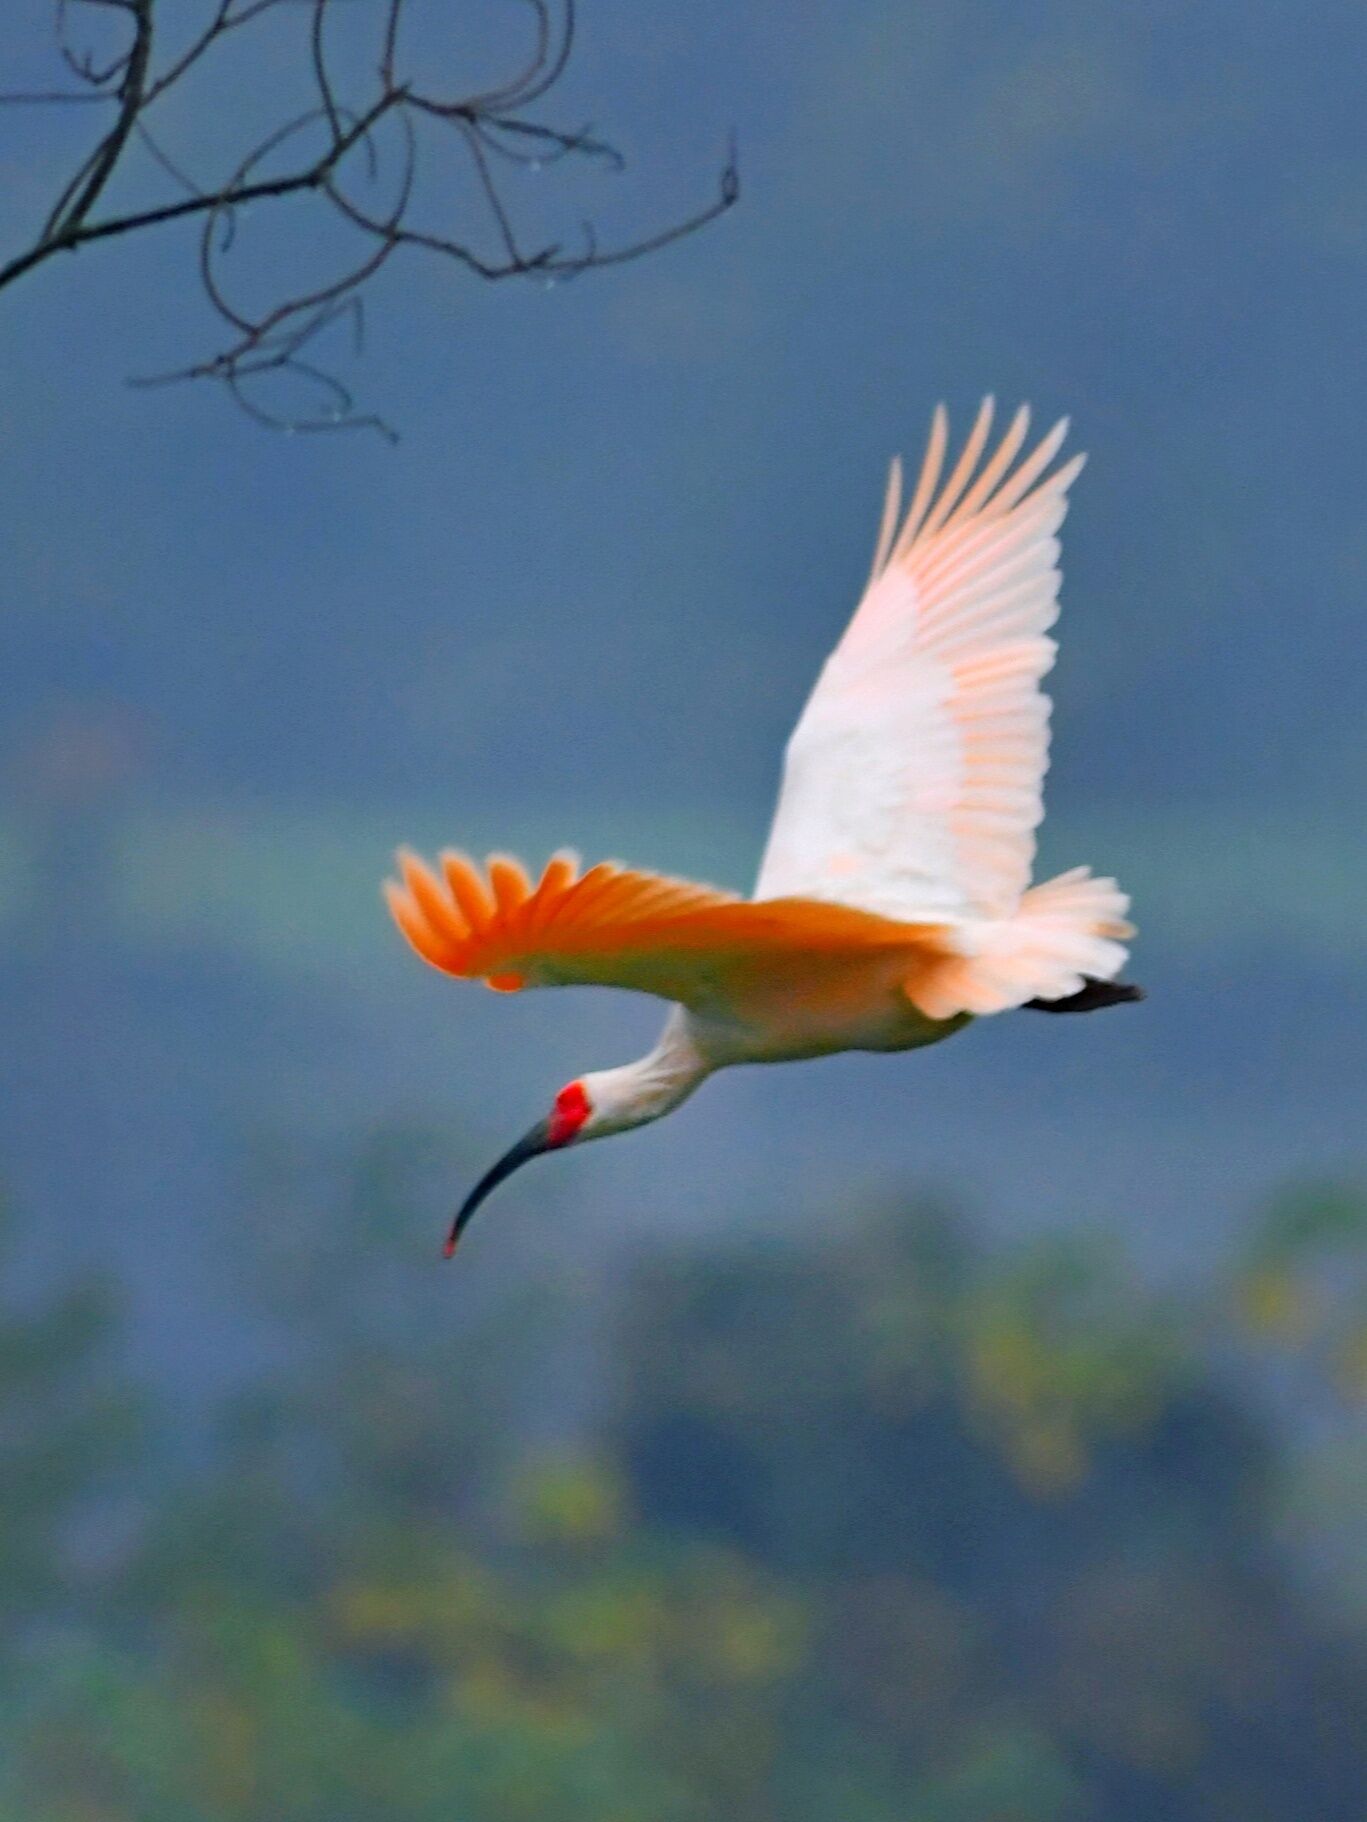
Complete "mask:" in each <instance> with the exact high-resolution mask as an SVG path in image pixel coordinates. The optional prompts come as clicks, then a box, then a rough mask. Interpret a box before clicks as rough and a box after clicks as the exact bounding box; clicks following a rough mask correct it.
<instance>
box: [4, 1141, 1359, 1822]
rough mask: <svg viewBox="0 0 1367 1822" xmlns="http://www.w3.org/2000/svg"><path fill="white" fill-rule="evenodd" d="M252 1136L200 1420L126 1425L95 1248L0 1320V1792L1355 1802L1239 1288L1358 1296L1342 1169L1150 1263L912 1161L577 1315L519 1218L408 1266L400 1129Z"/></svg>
mask: <svg viewBox="0 0 1367 1822" xmlns="http://www.w3.org/2000/svg"><path fill="white" fill-rule="evenodd" d="M258 1163H259V1167H258V1170H257V1172H256V1174H255V1181H254V1184H253V1186H252V1188H251V1191H250V1194H249V1196H248V1207H247V1209H246V1210H245V1211H244V1222H243V1230H242V1231H243V1235H244V1242H243V1266H244V1271H245V1272H246V1274H247V1277H248V1280H249V1283H250V1285H251V1287H252V1289H253V1291H254V1294H255V1297H256V1300H257V1302H258V1305H259V1309H260V1312H261V1318H262V1321H263V1325H265V1327H264V1329H263V1333H267V1334H269V1335H270V1336H271V1337H272V1340H271V1344H270V1345H269V1346H266V1347H264V1348H263V1361H264V1363H265V1364H264V1365H263V1370H262V1377H261V1383H260V1384H259V1385H257V1386H252V1387H247V1388H244V1389H243V1391H242V1392H241V1393H240V1394H239V1395H238V1396H236V1397H235V1398H233V1399H232V1400H230V1401H229V1403H228V1405H227V1406H226V1407H225V1409H224V1410H223V1411H222V1412H221V1414H220V1417H219V1420H218V1424H217V1428H216V1432H215V1437H214V1446H213V1447H212V1448H211V1449H210V1450H209V1451H208V1452H207V1457H206V1459H203V1460H198V1461H196V1462H194V1463H193V1464H186V1463H185V1462H183V1461H177V1460H176V1459H174V1458H173V1457H171V1456H168V1455H166V1454H165V1453H164V1452H159V1451H158V1450H157V1449H156V1448H155V1447H154V1446H153V1441H154V1435H155V1433H154V1432H151V1431H148V1430H146V1429H143V1430H139V1429H138V1428H137V1427H136V1426H135V1425H134V1424H133V1422H132V1417H131V1413H132V1410H133V1404H132V1401H131V1400H130V1399H129V1397H128V1395H127V1394H126V1393H125V1392H124V1391H123V1390H122V1389H121V1388H120V1386H119V1384H118V1375H117V1373H116V1372H114V1371H113V1370H112V1367H111V1356H110V1348H111V1343H112V1342H113V1340H114V1338H115V1334H114V1326H113V1323H112V1315H111V1312H110V1309H109V1307H108V1305H107V1302H106V1301H105V1300H104V1299H103V1298H102V1296H101V1295H100V1293H99V1292H98V1291H97V1290H93V1289H90V1288H86V1289H82V1290H79V1291H67V1292H64V1293H61V1294H56V1295H54V1296H53V1297H52V1298H51V1299H50V1300H48V1301H47V1302H42V1301H41V1300H40V1301H39V1302H37V1303H36V1304H35V1303H34V1302H33V1301H32V1300H31V1299H30V1300H28V1301H27V1302H26V1303H25V1304H24V1305H23V1306H18V1305H17V1303H16V1300H15V1299H13V1298H11V1299H10V1303H9V1306H8V1308H7V1312H6V1314H5V1316H4V1318H3V1320H2V1321H0V1451H3V1466H4V1471H5V1482H6V1490H7V1498H6V1502H5V1510H4V1520H3V1530H2V1531H0V1540H3V1549H2V1550H0V1607H2V1609H3V1616H4V1622H5V1623H4V1633H5V1648H6V1655H5V1658H4V1660H3V1668H4V1676H3V1685H2V1686H0V1822H19V1819H20V1818H22V1822H452V1819H453V1818H460V1822H779V1819H780V1818H782V1819H783V1822H1083V1819H1084V1818H1090V1817H1105V1818H1107V1822H1131V1819H1133V1822H1149V1819H1150V1818H1152V1819H1153V1822H1158V1819H1159V1818H1162V1819H1163V1822H1216V1819H1217V1818H1225V1817H1228V1818H1231V1819H1233V1818H1238V1822H1283V1819H1284V1822H1304V1818H1305V1817H1307V1816H1314V1817H1315V1818H1316V1822H1337V1819H1338V1818H1340V1817H1341V1818H1343V1822H1349V1818H1352V1819H1353V1822H1356V1818H1357V1817H1358V1816H1359V1815H1360V1798H1361V1792H1362V1790H1363V1788H1364V1786H1367V1700H1365V1699H1364V1690H1365V1689H1367V1679H1364V1675H1363V1672H1364V1669H1367V1660H1365V1658H1364V1653H1363V1650H1362V1643H1361V1637H1360V1635H1354V1633H1353V1632H1352V1631H1351V1629H1350V1628H1349V1627H1348V1626H1347V1625H1346V1624H1345V1623H1344V1613H1343V1610H1342V1606H1341V1604H1340V1605H1338V1606H1336V1605H1335V1603H1334V1601H1333V1600H1332V1599H1328V1600H1327V1599H1325V1598H1324V1594H1325V1591H1324V1590H1323V1589H1319V1590H1317V1589H1316V1587H1315V1584H1314V1579H1313V1577H1312V1576H1308V1575H1307V1574H1306V1573H1305V1572H1304V1568H1305V1562H1304V1559H1305V1557H1306V1555H1307V1553H1309V1552H1312V1551H1313V1548H1314V1545H1315V1541H1316V1538H1317V1536H1318V1535H1320V1533H1319V1532H1317V1530H1316V1528H1315V1526H1314V1525H1313V1524H1306V1525H1305V1526H1303V1527H1302V1531H1301V1535H1300V1537H1299V1539H1298V1540H1297V1545H1296V1551H1295V1552H1294V1553H1293V1552H1292V1550H1291V1549H1290V1548H1289V1547H1288V1544H1287V1541H1286V1538H1285V1535H1284V1518H1285V1512H1286V1495H1287V1488H1288V1486H1289V1485H1291V1484H1293V1483H1294V1484H1296V1485H1303V1484H1304V1483H1305V1481H1306V1479H1307V1463H1308V1460H1309V1457H1308V1456H1307V1454H1306V1451H1305V1449H1304V1447H1303V1446H1302V1444H1301V1441H1300V1439H1299V1436H1298V1434H1297V1428H1296V1425H1295V1424H1294V1423H1293V1424H1284V1423H1283V1422H1281V1421H1280V1420H1279V1418H1278V1415H1277V1412H1276V1409H1275V1405H1276V1399H1275V1396H1272V1397H1269V1399H1267V1400H1263V1399H1261V1398H1260V1397H1259V1395H1258V1393H1257V1390H1256V1379H1257V1374H1258V1373H1264V1374H1266V1375H1268V1376H1269V1386H1270V1388H1271V1391H1272V1392H1273V1393H1274V1394H1275V1393H1276V1392H1277V1390H1278V1388H1284V1387H1285V1385H1286V1384H1287V1383H1288V1382H1287V1380H1286V1377H1285V1375H1286V1371H1287V1361H1286V1357H1285V1356H1286V1345H1287V1343H1286V1333H1285V1331H1284V1327H1283V1326H1279V1325H1276V1324H1274V1325H1272V1326H1271V1328H1270V1329H1269V1326H1268V1324H1267V1323H1266V1322H1265V1321H1264V1320H1262V1319H1261V1317H1260V1314H1259V1312H1260V1309H1261V1306H1260V1305H1259V1303H1258V1301H1257V1298H1256V1297H1254V1298H1252V1299H1250V1295H1249V1285H1250V1283H1256V1281H1257V1278H1258V1275H1259V1274H1265V1273H1266V1272H1268V1271H1270V1270H1274V1269H1275V1270H1276V1271H1278V1272H1283V1273H1287V1274H1290V1275H1291V1277H1292V1279H1293V1280H1294V1282H1295V1283H1296V1285H1297V1286H1298V1287H1301V1288H1300V1289H1298V1292H1297V1294H1298V1295H1301V1294H1303V1295H1304V1296H1305V1297H1306V1298H1307V1299H1309V1302H1310V1305H1311V1306H1312V1307H1314V1308H1315V1309H1316V1310H1319V1311H1321V1312H1322V1317H1323V1322H1322V1326H1323V1325H1324V1324H1327V1325H1328V1326H1327V1329H1326V1330H1325V1332H1326V1333H1332V1335H1333V1336H1335V1337H1339V1336H1341V1334H1342V1333H1344V1332H1347V1331H1346V1330H1344V1328H1343V1325H1344V1324H1345V1323H1347V1324H1351V1321H1352V1320H1353V1318H1352V1316H1351V1314H1350V1313H1349V1306H1350V1305H1351V1304H1352V1303H1353V1293H1352V1274H1353V1272H1354V1271H1358V1270H1360V1267H1361V1259H1362V1253H1361V1239H1362V1231H1363V1227H1362V1221H1363V1217H1362V1205H1361V1203H1360V1202H1358V1201H1355V1200H1354V1198H1353V1197H1352V1196H1350V1195H1348V1194H1346V1193H1344V1192H1341V1191H1329V1190H1314V1189H1308V1190H1305V1191H1300V1192H1296V1193H1295V1194H1294V1195H1288V1196H1286V1197H1284V1198H1281V1199H1279V1200H1278V1201H1277V1202H1275V1203H1274V1204H1273V1206H1272V1207H1271V1208H1270V1209H1269V1211H1268V1212H1267V1214H1266V1218H1265V1220H1264V1221H1263V1222H1262V1223H1261V1224H1258V1225H1255V1226H1254V1228H1253V1229H1252V1231H1251V1234H1250V1238H1249V1240H1248V1243H1247V1247H1246V1250H1245V1254H1244V1255H1243V1256H1241V1257H1240V1258H1238V1259H1237V1260H1234V1261H1233V1262H1231V1265H1230V1269H1229V1272H1228V1274H1227V1277H1226V1279H1225V1280H1223V1281H1221V1282H1219V1283H1216V1284H1213V1285H1211V1286H1210V1287H1208V1288H1205V1289H1202V1290H1201V1291H1200V1292H1199V1293H1198V1292H1197V1291H1196V1290H1195V1289H1189V1290H1188V1291H1187V1292H1186V1293H1185V1294H1183V1295H1180V1296H1179V1295H1176V1294H1173V1293H1167V1294H1160V1293H1159V1292H1157V1291H1155V1290H1153V1289H1151V1288H1147V1287H1145V1286H1144V1285H1143V1284H1141V1283H1139V1282H1137V1281H1136V1279H1135V1277H1134V1275H1133V1273H1132V1271H1131V1270H1130V1268H1129V1266H1128V1265H1127V1262H1126V1261H1125V1260H1124V1258H1122V1257H1119V1256H1117V1255H1116V1254H1115V1253H1113V1252H1111V1251H1109V1250H1107V1249H1105V1248H1102V1247H1099V1246H1097V1245H1094V1244H1092V1243H1091V1242H1090V1241H1088V1240H1086V1239H1082V1238H1077V1239H1068V1240H1058V1239H1054V1240H1048V1241H1037V1242H1031V1243H1028V1244H1017V1245H1014V1246H1012V1247H1010V1248H1006V1249H1001V1248H994V1249H988V1248H985V1247H983V1246H982V1245H980V1244H979V1243H977V1242H976V1241H975V1240H974V1238H973V1237H972V1236H971V1235H970V1233H969V1231H968V1230H967V1228H966V1227H965V1225H964V1224H963V1223H962V1222H961V1221H960V1220H958V1219H956V1218H955V1217H953V1216H952V1215H951V1214H949V1213H947V1212H946V1211H944V1210H942V1209H937V1208H934V1207H930V1206H914V1207H911V1208H898V1207H889V1208H885V1209H881V1210H879V1209H875V1210H872V1211H865V1212H863V1213H861V1212H860V1211H858V1210H854V1209H832V1210H829V1211H827V1213H826V1215H825V1218H824V1220H823V1222H822V1223H821V1225H820V1227H819V1229H816V1230H813V1229H812V1228H810V1227H809V1226H803V1227H802V1229H801V1231H800V1233H798V1234H797V1235H796V1237H794V1238H792V1239H790V1240H787V1241H783V1242H780V1241H777V1240H774V1239H765V1240H749V1241H745V1242H741V1243H737V1244H735V1245H733V1246H729V1247H726V1248H722V1249H720V1250H717V1249H709V1250H702V1249H699V1248H696V1247H694V1248H692V1249H687V1250H678V1251H674V1252H671V1253H668V1254H666V1255H662V1256H658V1257H655V1258H652V1259H650V1260H648V1261H646V1262H644V1263H643V1264H642V1265H641V1266H640V1267H639V1268H638V1270H637V1271H636V1272H635V1274H634V1276H633V1277H632V1278H631V1280H630V1282H629V1283H628V1284H626V1285H625V1286H624V1287H619V1290H618V1293H617V1295H616V1297H615V1308H614V1309H613V1310H610V1311H607V1312H604V1311H603V1310H602V1309H601V1308H600V1307H599V1306H598V1305H587V1306H586V1305H585V1304H583V1303H582V1302H580V1301H578V1300H577V1299H576V1298H575V1297H574V1296H569V1297H567V1296H566V1295H565V1293H564V1289H563V1283H562V1274H561V1272H560V1270H559V1266H558V1263H557V1262H556V1261H555V1260H554V1259H553V1258H552V1259H551V1260H550V1261H549V1262H548V1263H542V1264H540V1265H538V1264H536V1263H535V1262H534V1261H533V1260H532V1259H530V1258H522V1257H512V1258H511V1259H510V1261H509V1265H510V1268H511V1269H510V1270H509V1271H508V1273H507V1275H506V1276H505V1277H504V1278H503V1279H501V1280H499V1281H497V1282H494V1281H493V1280H490V1279H488V1278H484V1277H481V1276H480V1275H479V1274H478V1273H475V1272H471V1273H468V1274H466V1275H464V1276H461V1275H460V1274H459V1273H458V1272H449V1271H440V1270H438V1269H436V1268H435V1267H434V1266H429V1264H428V1260H427V1254H428V1251H429V1250H430V1248H429V1247H424V1248H423V1249H422V1252H421V1254H420V1253H419V1249H418V1246H417V1236H416V1234H415V1232H414V1230H413V1228H412V1226H411V1224H410V1217H409V1215H408V1213H407V1212H406V1211H409V1210H411V1209H412V1208H413V1207H415V1206H421V1205H422V1202H423V1200H424V1199H425V1198H424V1194H423V1193H419V1192H422V1191H424V1186H425V1182H426V1174H427V1173H428V1172H429V1171H431V1172H432V1173H433V1174H434V1175H436V1174H437V1173H439V1172H444V1169H445V1165H446V1160H445V1159H444V1158H443V1156H442V1155H441V1154H440V1152H439V1151H434V1150H433V1148H432V1146H431V1144H430V1142H429V1141H428V1140H426V1139H425V1137H424V1136H423V1135H422V1134H419V1133H407V1132H393V1133H378V1134H375V1135H373V1136H372V1138H371V1139H370V1140H368V1141H367V1142H366V1143H365V1144H364V1145H363V1146H362V1148H361V1150H360V1152H359V1154H358V1155H356V1156H355V1157H353V1158H351V1159H350V1160H348V1161H346V1162H345V1163H344V1164H341V1165H338V1164H337V1163H336V1162H335V1161H333V1162H330V1161H328V1160H326V1159H319V1158H318V1157H316V1156H314V1155H311V1154H310V1153H309V1152H308V1151H307V1150H306V1149H298V1148H286V1147H276V1148H273V1149H272V1150H271V1151H270V1152H268V1153H265V1154H263V1156H262V1157H261V1159H260V1160H259V1161H258ZM423 1238H424V1240H427V1239H429V1238H430V1237H429V1236H425V1235H424V1236H423ZM496 1238H497V1236H495V1239H496ZM491 1244H492V1242H491ZM420 1257H421V1261H422V1262H421V1265H419V1264H418V1263H417V1261H418V1259H419V1258H420ZM1358 1282H1359V1284H1360V1280H1359V1281H1358ZM1314 1287H1319V1288H1318V1289H1317V1290H1314V1295H1313V1296H1312V1295H1311V1291H1312V1289H1313V1288H1314ZM1360 1319H1361V1310H1360V1306H1359V1308H1358V1310H1357V1320H1359V1321H1360ZM589 1327H591V1328H593V1329H595V1330H596V1331H597V1332H598V1333H597V1339H598V1345H599V1348H600V1352H601V1357H602V1358H603V1359H604V1360H606V1362H607V1366H606V1374H607V1379H608V1384H607V1386H606V1388H605V1391H604V1395H603V1397H602V1399H601V1400H600V1403H599V1405H598V1407H597V1408H596V1410H595V1411H594V1412H593V1413H592V1414H591V1415H589V1416H587V1417H585V1416H583V1415H581V1416H580V1417H579V1418H577V1419H576V1421H575V1422H573V1423H569V1424H564V1425H562V1426H561V1431H560V1433H558V1434H555V1433H552V1431H551V1430H550V1429H548V1426H547V1425H546V1424H545V1422H544V1420H543V1418H542V1416H541V1413H542V1412H543V1410H544V1406H545V1396H544V1394H545V1391H546V1387H547V1385H548V1384H549V1383H550V1380H549V1378H548V1376H549V1375H553V1374H555V1373H557V1372H560V1371H562V1370H563V1368H564V1362H565V1361H566V1360H567V1359H572V1358H576V1357H577V1358H579V1360H580V1370H581V1371H582V1367H583V1356H582V1354H580V1355H578V1356H576V1349H582V1348H583V1346H584V1345H585V1341H586V1337H585V1335H584V1334H583V1333H582V1331H583V1330H584V1329H586V1328H589ZM576 1328H578V1330H580V1331H581V1332H580V1333H579V1335H578V1337H577V1338H576V1333H575V1331H576ZM1316 1333H1318V1331H1317V1330H1315V1329H1314V1327H1313V1325H1310V1326H1307V1325H1300V1326H1298V1327H1297V1329H1296V1331H1295V1336H1296V1347H1297V1352H1296V1355H1295V1373H1296V1374H1297V1375H1299V1377H1297V1378H1296V1379H1295V1380H1294V1388H1295V1395H1296V1397H1297V1398H1299V1399H1301V1400H1303V1401H1304V1410H1305V1411H1307V1412H1311V1411H1313V1412H1315V1413H1316V1414H1317V1419H1322V1420H1323V1421H1324V1422H1327V1423H1328V1424H1329V1426H1330V1428H1331V1429H1332V1426H1333V1423H1334V1421H1336V1418H1335V1414H1336V1413H1341V1412H1346V1411H1347V1410H1348V1409H1349V1406H1350V1404H1351V1402H1352V1400H1354V1399H1355V1398H1358V1397H1359V1396H1360V1386H1358V1385H1357V1384H1356V1383H1355V1382H1354V1381H1352V1379H1351V1376H1348V1377H1345V1376H1344V1375H1343V1374H1342V1373H1340V1372H1338V1371H1337V1370H1336V1369H1335V1368H1334V1365H1333V1363H1334V1362H1335V1361H1336V1360H1337V1359H1338V1353H1337V1352H1336V1350H1337V1349H1338V1348H1339V1341H1338V1340H1337V1339H1336V1340H1335V1341H1334V1342H1333V1345H1332V1346H1329V1345H1325V1346H1321V1345H1319V1344H1318V1343H1316V1342H1314V1341H1313V1336H1314V1335H1315V1334H1316ZM1315 1375H1319V1376H1318V1377H1315ZM1320 1516H1321V1518H1322V1519H1323V1520H1324V1526H1323V1531H1324V1534H1325V1535H1328V1534H1329V1533H1331V1532H1332V1531H1333V1527H1334V1525H1335V1524H1336V1523H1339V1522H1341V1521H1343V1520H1344V1514H1343V1513H1342V1512H1340V1511H1338V1510H1337V1509H1334V1510H1329V1511H1327V1512H1324V1513H1322V1514H1321V1515H1320Z"/></svg>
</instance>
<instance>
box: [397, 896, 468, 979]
mask: <svg viewBox="0 0 1367 1822" xmlns="http://www.w3.org/2000/svg"><path fill="white" fill-rule="evenodd" d="M384 895H385V900H386V902H387V903H388V905H389V912H390V915H391V917H392V918H393V919H394V922H395V923H396V924H397V925H398V926H399V928H400V930H402V931H403V933H404V935H405V936H406V937H407V938H408V941H409V943H410V944H411V945H412V947H413V949H414V950H415V951H416V953H417V954H418V955H420V956H421V957H422V959H423V961H425V962H427V963H428V964H429V965H430V966H431V967H433V968H440V969H441V970H442V972H443V973H446V974H449V973H450V972H451V971H452V968H453V966H454V962H455V957H454V954H453V952H452V950H451V948H450V945H449V944H448V943H445V942H443V941H442V940H441V939H440V938H439V937H438V936H437V935H436V933H435V932H434V931H433V930H432V929H431V928H430V926H429V925H428V923H427V920H426V918H424V917H423V915H422V913H421V912H420V911H419V909H418V907H417V905H416V904H414V902H413V900H412V898H411V897H410V896H409V894H408V893H407V892H405V891H404V889H403V887H402V886H400V885H398V884H396V883H395V881H394V880H392V879H387V880H386V881H385V882H384Z"/></svg>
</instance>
